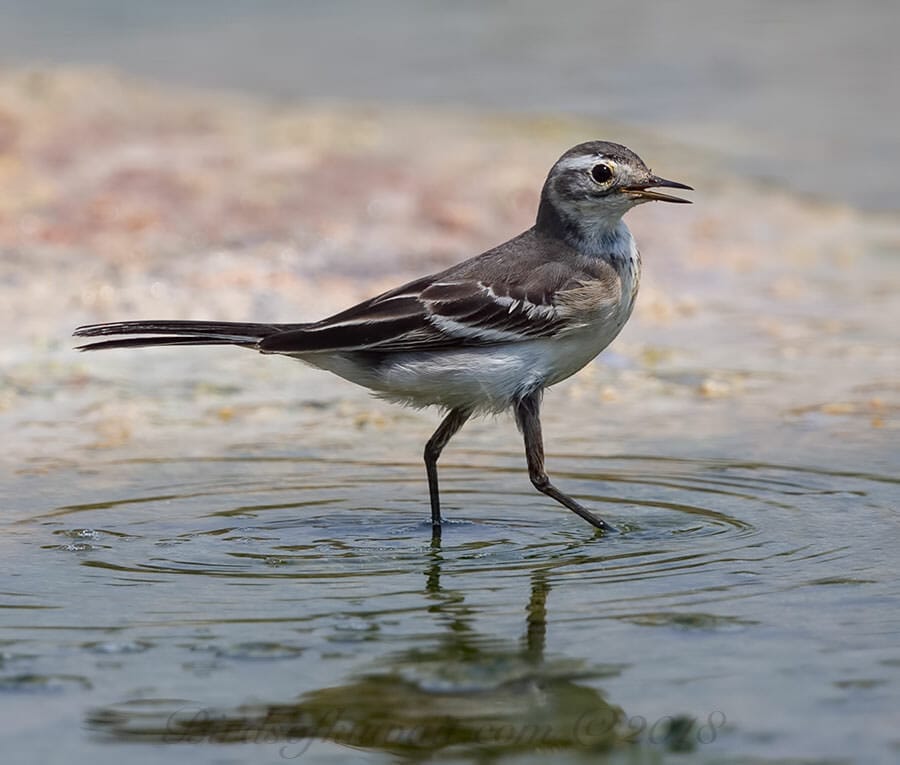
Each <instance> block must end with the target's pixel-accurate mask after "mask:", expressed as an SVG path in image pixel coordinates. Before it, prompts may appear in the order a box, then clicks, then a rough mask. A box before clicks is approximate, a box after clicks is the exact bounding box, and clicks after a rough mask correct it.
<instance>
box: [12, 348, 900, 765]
mask: <svg viewBox="0 0 900 765" xmlns="http://www.w3.org/2000/svg"><path fill="white" fill-rule="evenodd" d="M164 353H165V352H162V353H161V354H159V355H158V356H157V358H164ZM238 355H239V356H240V357H241V360H240V361H239V362H235V363H241V364H243V363H244V358H245V356H243V355H241V354H238ZM229 358H230V357H229ZM118 363H125V362H121V361H120V362H118ZM213 369H215V365H214V367H213ZM282 369H283V367H282ZM167 371H171V370H167V369H166V368H165V367H163V368H162V369H160V370H159V371H158V372H157V373H156V374H159V375H160V376H161V377H164V376H165V375H166V372H167ZM219 371H220V372H223V371H226V370H221V369H220V370H219ZM231 371H232V372H233V371H234V370H233V369H232V370H231ZM602 371H604V375H605V376H606V377H607V378H611V379H613V380H614V381H615V380H617V379H619V377H620V375H621V374H622V373H619V372H616V371H615V369H613V368H607V369H605V370H602ZM210 374H212V372H210ZM298 374H299V375H300V381H301V382H302V381H303V380H305V379H307V378H306V376H308V378H309V380H311V381H313V383H312V384H313V385H317V384H321V385H326V382H323V381H324V380H327V378H326V377H325V376H324V375H316V374H315V373H314V372H312V371H305V370H304V371H301V372H300V373H298ZM256 382H259V381H258V380H257V381H256ZM133 384H134V386H135V387H136V388H137V389H138V392H137V393H135V394H134V395H140V393H141V390H142V388H143V387H145V386H146V388H147V389H148V390H150V389H152V388H153V386H154V385H155V381H154V380H153V379H152V376H151V379H144V380H140V381H134V383H133ZM300 387H301V388H302V387H304V386H302V385H301V386H300ZM577 390H578V389H577V388H575V387H574V386H571V387H568V388H566V387H564V388H563V389H561V390H560V391H559V392H554V393H552V394H551V396H550V397H548V402H547V418H546V426H545V427H546V431H547V441H548V452H549V467H550V469H551V473H552V475H553V477H554V478H555V479H556V481H557V482H558V483H559V484H560V485H562V486H564V487H566V488H567V489H569V490H570V491H571V492H572V493H573V494H574V495H575V496H576V497H578V498H579V499H581V500H582V501H583V502H584V503H585V504H587V505H588V506H589V507H592V508H594V509H595V510H597V511H598V512H599V513H600V514H602V515H603V516H604V517H605V518H607V519H608V520H609V521H611V522H612V523H613V524H614V525H615V526H616V527H617V528H618V530H619V531H618V532H617V533H615V534H612V535H609V536H601V535H597V534H595V533H594V532H593V530H592V529H591V528H589V527H588V526H586V525H585V524H584V523H583V522H582V521H581V520H579V519H578V518H577V517H575V516H574V515H572V514H570V513H568V512H567V511H565V510H563V509H561V508H558V507H556V506H555V505H554V504H553V503H552V502H550V501H549V500H547V499H545V498H544V497H542V496H540V495H538V494H536V493H535V492H534V491H533V490H532V489H531V487H530V485H529V483H528V481H527V477H526V474H525V471H524V466H523V465H522V462H523V460H522V457H521V454H520V452H519V445H518V436H517V434H516V433H515V430H514V428H513V426H512V424H511V423H510V422H508V421H507V420H506V419H503V418H500V419H498V420H494V421H490V420H489V421H481V422H475V423H473V424H472V425H471V427H469V428H467V429H466V430H464V431H463V434H461V435H460V436H459V438H458V441H455V442H454V443H453V444H451V446H450V447H449V448H448V450H447V452H446V454H445V457H444V460H443V461H442V465H441V477H442V488H443V496H444V502H445V513H446V516H447V518H448V522H447V526H446V529H445V533H444V536H443V539H442V540H441V542H440V543H434V542H431V540H430V534H429V526H428V522H427V515H428V511H427V506H426V499H425V494H426V491H425V483H424V478H423V470H422V467H421V465H420V464H419V462H418V455H419V452H420V449H421V442H422V441H423V440H424V437H425V435H426V434H427V432H428V429H429V428H430V427H431V426H432V424H433V423H432V422H431V420H432V419H433V418H432V417H429V416H428V415H427V414H419V413H410V414H400V415H398V418H397V419H396V420H394V421H386V422H383V421H379V420H377V419H376V420H372V419H367V417H368V418H370V417H371V415H370V414H368V413H369V412H370V411H371V410H372V408H373V407H374V409H375V411H380V410H381V409H382V408H383V407H380V406H379V405H372V404H370V403H369V402H368V401H367V399H366V398H365V397H364V396H362V395H360V396H354V395H353V394H347V389H345V388H341V389H339V391H338V393H337V394H335V393H334V392H333V391H332V392H331V393H330V394H329V393H323V394H322V397H321V398H320V399H314V400H316V401H317V403H316V404H315V405H313V404H310V403H309V401H306V402H304V401H294V402H292V405H288V406H287V407H286V408H285V409H284V410H283V411H282V414H280V415H278V416H273V417H271V418H269V419H267V418H266V417H264V416H262V415H258V414H257V415H256V416H255V419H254V417H253V416H251V417H250V419H249V420H248V421H241V420H240V418H238V420H237V421H236V422H235V421H229V420H227V419H225V420H223V421H219V422H217V423H216V422H213V423H207V424H205V425H204V424H202V423H201V424H200V425H199V426H198V424H197V423H196V422H195V423H193V424H192V423H190V422H187V423H184V424H183V425H178V424H174V423H175V420H177V419H178V418H179V417H180V412H178V411H171V412H170V416H171V417H172V422H171V423H169V424H167V423H166V422H155V427H151V428H149V437H148V440H146V441H143V442H142V443H138V444H131V445H129V446H126V447H122V448H113V449H111V450H110V449H107V450H100V451H98V450H97V449H96V448H95V447H91V446H83V447H81V448H79V449H75V450H72V451H71V452H70V453H69V454H68V455H67V457H66V459H65V460H64V461H60V462H56V463H52V464H51V463H47V462H45V461H43V462H42V461H41V460H30V461H28V463H27V464H26V466H25V467H24V469H20V470H19V471H17V474H16V475H15V476H11V477H10V480H9V481H8V483H7V488H8V489H9V492H8V493H7V495H6V499H5V502H4V504H5V506H6V512H5V513H4V517H5V519H6V520H7V523H6V524H5V529H4V533H3V539H4V542H3V545H4V558H5V568H6V571H7V572H8V575H7V577H5V583H4V586H3V590H4V593H3V606H4V611H3V619H2V627H0V641H2V672H0V689H2V694H0V705H2V706H3V708H4V714H3V715H2V716H0V717H2V719H3V720H4V728H5V729H6V730H5V731H4V734H5V735H4V738H5V741H6V742H7V743H6V751H7V752H8V753H9V754H10V755H11V756H12V757H13V759H11V760H10V761H25V760H26V759H29V760H33V759H34V757H35V756H37V757H38V758H39V759H41V760H43V761H47V762H52V761H57V760H58V761H61V760H62V759H63V758H64V756H63V755H64V753H66V754H65V759H66V761H69V762H71V761H72V753H73V752H76V751H77V752H78V755H77V756H76V761H79V762H80V761H83V762H87V761H90V762H121V761H122V760H123V759H125V758H127V759H128V760H129V761H132V762H158V761H159V758H160V757H161V756H165V754H164V752H163V753H161V752H160V750H159V749H158V748H157V747H158V746H160V745H163V744H169V745H171V746H172V747H174V749H173V752H177V753H178V756H185V755H186V754H187V753H188V752H189V756H190V757H191V759H192V761H194V762H209V763H213V762H217V763H218V762H232V761H234V762H237V761H243V760H244V759H245V758H246V757H250V756H252V757H253V759H254V761H260V762H263V761H265V762H278V761H281V760H283V759H295V758H299V757H310V758H315V759H314V761H320V760H321V761H323V762H327V761H346V758H347V757H348V756H350V754H349V752H351V751H352V752H353V754H352V756H353V758H354V759H355V760H358V761H364V762H382V761H383V762H395V761H396V762H407V761H409V762H418V761H422V760H423V759H428V758H429V757H431V756H439V757H440V758H441V759H442V760H449V761H468V760H470V759H472V758H475V759H478V761H485V758H487V759H488V760H490V759H491V758H500V759H504V758H507V759H508V758H512V760H514V761H523V762H524V761H537V760H532V759H529V757H532V758H533V757H538V758H540V757H541V755H536V754H534V748H535V745H539V746H543V747H553V748H554V749H555V750H556V751H555V754H554V755H553V757H554V760H558V761H572V762H575V761H581V760H582V758H583V757H587V756H589V755H590V756H593V755H591V753H592V752H596V751H599V750H602V751H609V752H610V754H609V756H610V758H611V760H610V761H620V760H621V761H628V762H634V761H637V762H658V761H659V758H660V757H663V756H666V757H668V756H673V757H674V756H675V755H676V754H677V753H686V754H685V755H684V756H685V757H687V758H688V759H687V760H685V761H690V762H705V761H709V762H712V761H715V762H750V761H752V762H760V761H761V762H769V761H773V762H774V761H779V762H781V761H786V760H783V759H778V758H789V757H792V756H796V757H802V758H813V759H814V761H816V762H845V761H846V762H886V761H889V760H890V758H891V757H892V756H895V755H896V752H897V750H898V747H900V739H898V736H897V730H896V727H895V726H894V722H895V720H893V719H892V718H891V716H890V715H891V714H892V713H891V712H890V711H889V710H896V709H897V708H898V704H900V648H898V643H897V641H896V636H897V635H898V634H900V616H898V614H900V611H898V609H897V603H898V597H900V590H898V584H897V583H898V578H900V576H898V575H900V564H898V559H897V555H896V545H897V543H898V541H900V539H898V537H900V534H898V532H897V526H896V512H897V501H898V495H900V485H898V479H897V478H896V474H895V473H893V474H892V473H891V472H890V470H889V468H888V467H887V466H888V465H890V464H891V460H893V459H894V455H893V454H892V443H891V439H890V438H889V437H888V436H887V435H885V433H884V431H881V430H871V431H866V433H865V434H859V433H857V434H856V436H855V437H856V438H857V439H858V441H857V442H856V444H855V445H856V446H857V447H858V448H855V449H854V450H852V453H851V452H849V451H848V450H847V448H846V443H845V444H843V445H842V444H840V443H837V442H835V441H834V440H832V439H831V438H830V436H831V435H833V434H832V433H829V432H828V428H830V427H831V426H830V425H826V426H823V424H822V423H821V422H818V421H816V420H802V418H801V420H798V422H800V426H799V427H794V428H787V429H785V428H784V427H778V428H772V427H771V425H769V424H764V425H760V423H756V424H754V423H753V421H752V419H751V418H744V417H743V416H742V414H741V412H740V411H734V410H732V412H731V414H730V419H729V424H730V425H733V426H734V428H735V430H736V433H733V434H731V435H727V434H722V435H711V436H709V437H708V438H705V439H698V440H693V441H690V440H687V439H681V440H680V441H679V440H673V439H672V438H671V436H670V435H669V434H668V432H667V426H666V423H665V417H664V416H663V415H659V416H657V417H656V418H654V419H655V420H656V422H657V424H658V427H656V428H647V427H643V428H635V426H634V425H635V423H634V411H633V410H631V409H632V408H631V406H630V405H629V406H626V407H619V408H606V409H604V408H603V407H600V408H599V409H598V410H596V412H595V413H594V416H592V418H591V419H590V421H586V420H584V417H583V414H582V415H579V413H578V412H577V411H575V410H574V408H573V406H574V402H577V401H579V400H582V399H581V398H580V397H579V395H578V394H577ZM156 395H157V396H158V397H160V398H161V401H162V405H161V409H162V410H167V409H169V407H176V406H177V405H176V404H175V403H174V402H175V399H176V398H177V397H179V396H183V388H182V386H181V384H180V383H179V382H178V381H177V379H175V380H170V382H169V384H168V385H167V386H163V387H162V389H160V390H157V392H156ZM204 395H209V394H204ZM236 395H237V394H235V393H234V391H228V390H224V391H219V392H218V393H216V394H213V396H212V400H214V401H218V400H220V399H221V400H229V401H232V404H233V405H234V407H235V408H240V407H241V406H249V403H248V401H247V400H246V399H245V398H241V397H240V396H239V395H238V396H237V399H236V400H235V396H236ZM348 395H349V397H348ZM266 396H272V398H270V399H268V400H266V399H265V397H266ZM286 403H288V404H290V402H285V400H283V399H282V400H277V398H276V396H275V393H274V392H273V389H272V388H267V386H266V384H265V380H263V385H262V393H261V394H256V398H255V406H256V410H257V413H258V412H260V411H269V409H270V408H271V409H275V408H276V406H282V407H284V406H285V404H286ZM192 405H194V406H196V405H197V402H196V401H195V402H193V404H192ZM198 408H199V409H200V410H203V408H204V407H203V406H202V405H201V406H199V407H198ZM729 408H731V405H730V404H722V406H721V407H719V406H717V404H716V403H715V402H711V405H710V406H706V407H698V410H697V413H696V418H695V420H694V423H693V425H694V427H695V428H696V429H697V431H698V432H706V433H710V434H714V433H715V431H716V428H715V425H714V423H715V422H717V421H718V420H719V419H720V418H721V417H722V416H723V415H722V412H723V411H725V410H727V409H729ZM616 409H625V410H631V411H624V412H622V411H616ZM284 411H287V412H294V414H290V415H287V414H284ZM153 419H155V415H154V418H153ZM579 423H580V424H579ZM198 427H199V433H198V432H197V429H198ZM844 427H845V428H846V425H845V426H844ZM260 431H262V432H263V433H264V435H263V436H261V435H260ZM776 431H780V432H776ZM192 432H193V435H191V434H192ZM251 434H255V435H254V436H251ZM748 434H751V435H752V436H753V438H754V442H755V443H757V444H766V447H765V449H766V451H768V453H769V454H770V455H771V456H770V458H769V459H761V458H760V459H756V458H754V459H746V458H745V459H738V458H736V457H734V456H729V455H734V454H735V453H737V452H738V451H740V449H736V448H735V446H734V444H735V443H746V441H745V440H744V439H746V438H747V436H748ZM154 439H156V440H154ZM829 441H830V442H831V445H830V446H829V445H828V442H829ZM814 442H820V443H821V448H819V449H811V448H809V446H810V444H812V443H814ZM336 449H340V450H341V451H340V452H339V453H340V454H341V459H339V460H337V459H335V458H334V453H335V450H336ZM744 451H745V452H746V449H744ZM135 453H137V454H138V455H139V456H129V455H134V454H135ZM788 454H794V455H796V454H806V455H808V456H807V457H806V458H805V459H804V460H803V461H802V462H801V461H797V460H796V458H794V459H793V460H791V459H788V458H787V455H788ZM876 454H880V458H878V459H870V458H869V457H870V456H872V455H876ZM840 462H842V463H843V464H839V463H840ZM864 464H865V465H868V466H869V467H868V468H867V469H863V468H862V467H861V465H864ZM871 465H882V466H884V470H883V471H881V470H878V469H873V468H871ZM347 746H350V747H352V749H347V748H346V747H347ZM17 753H18V754H20V755H21V758H20V759H16V757H15V755H16V754H17ZM755 757H758V758H761V759H752V758H755ZM790 761H791V762H794V761H800V760H790ZM803 761H813V760H811V759H804V760H803Z"/></svg>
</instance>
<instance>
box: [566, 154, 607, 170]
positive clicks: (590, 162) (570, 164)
mask: <svg viewBox="0 0 900 765" xmlns="http://www.w3.org/2000/svg"><path fill="white" fill-rule="evenodd" d="M601 161H603V162H606V163H608V164H610V165H612V166H613V167H615V166H616V163H615V162H613V161H612V160H610V159H606V158H604V157H603V156H602V155H601V154H592V155H590V156H584V155H582V156H580V157H568V158H567V159H563V160H560V162H559V164H558V165H557V167H558V168H559V169H560V170H589V169H590V168H592V167H593V166H594V165H596V164H597V163H598V162H601Z"/></svg>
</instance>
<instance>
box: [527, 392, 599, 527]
mask: <svg viewBox="0 0 900 765" xmlns="http://www.w3.org/2000/svg"><path fill="white" fill-rule="evenodd" d="M515 412H516V424H517V425H518V426H519V430H521V431H522V436H523V437H524V438H525V459H526V460H528V477H529V478H530V479H531V482H532V483H533V484H534V488H535V489H537V490H538V491H539V492H541V493H542V494H546V495H547V496H548V497H553V499H555V500H556V501H557V502H559V504H561V505H563V506H565V507H568V508H569V510H571V511H572V512H573V513H576V514H578V515H580V516H581V517H582V518H584V520H586V521H587V522H588V523H590V524H591V525H592V526H596V527H597V528H598V529H602V530H603V531H612V530H613V528H612V526H610V525H609V524H608V523H607V522H606V521H604V520H603V519H602V518H598V517H597V516H596V515H594V514H593V513H592V512H591V511H590V510H587V509H586V508H584V507H582V506H581V505H579V504H578V503H577V502H576V501H575V500H574V499H572V498H571V497H570V496H569V495H567V494H563V493H562V492H561V491H560V490H559V489H557V488H556V487H555V486H554V485H553V484H552V483H550V478H549V477H548V475H547V473H546V472H544V442H543V439H542V437H541V393H540V391H536V392H535V393H530V394H529V395H527V396H525V398H523V399H520V400H519V401H518V402H517V403H516V405H515Z"/></svg>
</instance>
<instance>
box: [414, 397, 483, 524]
mask: <svg viewBox="0 0 900 765" xmlns="http://www.w3.org/2000/svg"><path fill="white" fill-rule="evenodd" d="M471 416H472V412H471V410H468V409H451V410H450V412H449V413H448V414H447V416H446V417H445V418H444V420H443V422H441V424H440V425H438V429H437V430H436V431H434V435H433V436H432V437H431V438H429V439H428V443H427V444H425V472H426V473H427V474H428V493H429V495H430V496H431V531H432V535H433V536H440V534H441V498H440V494H439V492H438V474H437V461H438V457H440V456H441V452H442V451H443V450H444V447H445V446H446V445H447V442H448V441H449V440H450V439H451V438H453V436H454V435H455V434H456V432H457V431H458V430H459V429H460V428H461V427H462V426H463V425H465V424H466V420H468V419H469V417H471Z"/></svg>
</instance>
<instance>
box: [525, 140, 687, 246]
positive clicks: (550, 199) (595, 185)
mask: <svg viewBox="0 0 900 765" xmlns="http://www.w3.org/2000/svg"><path fill="white" fill-rule="evenodd" d="M658 188H672V189H688V190H689V191H693V189H691V187H690V186H687V185H685V184H683V183H678V182H677V181H669V180H666V179H665V178H660V177H659V176H658V175H654V174H653V173H652V172H651V171H650V168H648V167H647V165H645V164H644V161H643V160H642V159H641V158H640V157H639V156H638V155H637V154H635V153H634V152H633V151H631V149H628V148H626V147H625V146H622V145H621V144H618V143H610V142H608V141H589V142H588V143H582V144H578V146H575V147H573V148H571V149H569V150H568V151H567V152H566V153H565V154H563V155H562V156H561V157H560V158H559V159H558V160H557V161H556V164H555V165H553V167H552V168H551V169H550V173H549V174H548V175H547V180H546V182H545V183H544V188H543V191H542V192H541V205H540V209H539V210H538V223H537V225H538V228H539V229H541V228H544V229H545V230H546V233H551V234H556V235H560V233H561V232H564V231H565V230H566V229H569V230H572V233H573V234H577V233H586V232H587V231H588V230H594V231H596V230H597V229H600V230H612V229H614V228H615V227H616V226H617V225H618V223H619V221H620V220H621V218H622V216H623V215H624V214H625V213H626V212H628V211H629V210H630V209H631V208H632V207H634V206H635V205H639V204H642V203H644V202H652V201H659V202H681V203H685V204H690V201H689V200H687V199H682V198H681V197H676V196H672V195H671V194H664V193H662V192H660V191H656V189H658ZM566 238H568V237H566Z"/></svg>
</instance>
